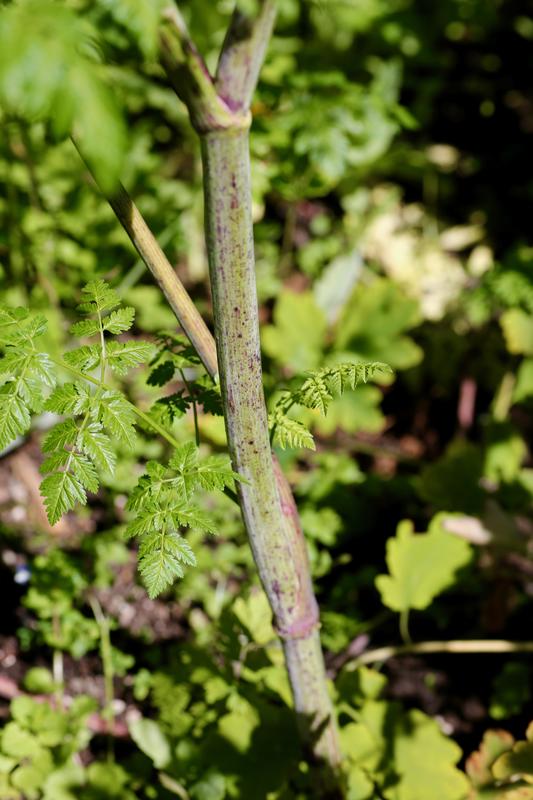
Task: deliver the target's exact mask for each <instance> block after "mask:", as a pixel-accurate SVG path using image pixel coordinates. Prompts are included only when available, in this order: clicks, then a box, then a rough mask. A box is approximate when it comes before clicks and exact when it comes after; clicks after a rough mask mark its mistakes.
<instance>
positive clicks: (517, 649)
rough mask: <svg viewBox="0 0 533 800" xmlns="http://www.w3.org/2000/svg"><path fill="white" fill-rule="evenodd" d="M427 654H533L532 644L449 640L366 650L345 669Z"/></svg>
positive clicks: (503, 641) (504, 641) (490, 640)
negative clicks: (406, 656) (405, 656)
mask: <svg viewBox="0 0 533 800" xmlns="http://www.w3.org/2000/svg"><path fill="white" fill-rule="evenodd" d="M428 653H447V654H448V653H449V654H452V653H454V654H455V653H462V654H466V653H470V654H477V653H495V654H498V653H533V642H512V641H509V640H507V639H465V640H463V639H450V640H448V641H446V642H416V643H413V644H400V645H395V646H391V647H378V648H377V649H375V650H368V651H367V652H366V653H362V655H360V656H359V657H358V658H356V659H354V660H353V661H350V662H349V663H348V664H347V665H346V666H345V669H347V670H348V671H352V670H354V669H357V667H361V666H363V665H364V664H376V663H378V662H380V661H388V659H389V658H395V657H396V656H404V655H423V654H428Z"/></svg>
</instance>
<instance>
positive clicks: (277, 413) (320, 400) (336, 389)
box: [269, 361, 391, 450]
mask: <svg viewBox="0 0 533 800" xmlns="http://www.w3.org/2000/svg"><path fill="white" fill-rule="evenodd" d="M376 372H391V368H390V367H389V366H388V365H387V364H383V363H382V362H380V361H374V362H371V363H369V364H363V363H343V364H335V365H333V366H329V367H323V368H322V369H318V370H314V371H313V372H309V373H308V374H307V377H306V379H305V380H304V382H303V383H302V385H301V386H300V387H299V388H298V389H295V390H292V391H290V390H286V392H285V394H284V395H283V396H282V397H281V398H280V399H279V400H278V402H277V403H276V406H275V408H274V411H273V412H272V414H271V415H270V420H269V422H270V429H271V439H272V440H273V441H274V442H275V443H276V444H278V445H279V446H280V447H283V448H286V447H308V448H310V449H311V450H314V449H315V443H314V440H313V436H312V434H311V433H310V432H309V431H308V430H307V428H306V427H305V426H304V425H303V424H302V423H301V422H299V421H298V420H295V419H293V418H292V417H290V416H289V412H290V410H291V409H292V408H293V406H296V405H298V406H303V407H304V408H310V409H314V410H317V411H320V412H321V413H322V414H323V415H324V416H325V415H326V414H327V412H328V408H329V404H330V403H331V401H332V400H333V399H334V398H335V397H340V396H341V395H342V394H344V392H345V391H347V390H348V389H352V390H353V389H355V388H356V387H357V386H358V384H359V383H361V382H363V383H366V382H367V381H368V380H369V378H371V377H373V376H374V375H375V373H376Z"/></svg>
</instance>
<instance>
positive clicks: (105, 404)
mask: <svg viewBox="0 0 533 800" xmlns="http://www.w3.org/2000/svg"><path fill="white" fill-rule="evenodd" d="M97 413H98V418H99V419H101V421H102V423H103V425H104V427H105V428H107V429H108V430H109V432H110V433H111V435H112V436H114V437H115V438H116V439H118V440H119V441H120V442H122V443H123V444H125V445H126V446H127V447H133V445H134V443H135V426H134V421H135V410H134V408H133V406H132V405H131V403H130V402H129V401H128V400H126V398H125V397H124V395H123V394H121V393H120V392H117V391H115V390H114V389H108V390H106V391H105V392H103V393H102V395H101V397H100V402H99V407H98V412H97Z"/></svg>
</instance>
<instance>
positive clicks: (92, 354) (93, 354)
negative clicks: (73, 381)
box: [64, 344, 101, 372]
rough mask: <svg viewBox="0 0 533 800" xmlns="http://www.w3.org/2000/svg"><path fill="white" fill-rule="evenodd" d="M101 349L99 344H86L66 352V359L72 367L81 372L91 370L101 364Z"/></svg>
mask: <svg viewBox="0 0 533 800" xmlns="http://www.w3.org/2000/svg"><path fill="white" fill-rule="evenodd" d="M100 358H101V349H100V347H99V345H96V344H92V345H84V346H83V347H77V348H76V349H75V350H69V352H68V353H65V355H64V359H65V361H66V362H67V364H69V365H70V366H71V367H74V369H77V370H80V371H81V372H90V371H91V370H93V369H95V367H97V366H99V364H100Z"/></svg>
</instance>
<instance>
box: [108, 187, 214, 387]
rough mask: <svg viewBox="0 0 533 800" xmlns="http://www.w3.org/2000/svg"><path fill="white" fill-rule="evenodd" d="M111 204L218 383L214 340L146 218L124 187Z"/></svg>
mask: <svg viewBox="0 0 533 800" xmlns="http://www.w3.org/2000/svg"><path fill="white" fill-rule="evenodd" d="M108 200H109V203H110V205H111V208H112V209H113V211H114V212H115V214H116V215H117V217H118V219H119V220H120V222H121V224H122V226H123V228H124V230H125V231H126V233H127V234H128V236H129V237H130V239H131V241H132V243H133V245H134V246H135V249H136V250H137V252H138V253H139V255H140V257H141V258H142V260H143V261H144V263H145V264H146V266H147V267H148V269H149V270H150V272H151V273H152V275H153V276H154V278H155V279H156V281H157V283H158V284H159V286H160V287H161V289H162V291H163V294H164V295H165V297H166V299H167V301H168V303H169V305H170V307H171V308H172V310H173V312H174V314H175V315H176V317H177V318H178V320H179V322H180V324H181V327H182V328H183V330H184V331H185V334H186V335H187V337H188V338H189V340H190V342H191V344H192V346H193V347H194V349H195V350H196V352H197V353H198V355H199V356H200V359H201V360H202V363H203V365H204V367H205V368H206V370H207V372H208V373H209V375H211V377H212V378H214V379H215V380H216V379H217V375H218V365H217V352H216V346H215V340H214V339H213V337H212V335H211V333H210V331H209V328H208V327H207V325H206V324H205V322H204V320H203V319H202V317H201V315H200V314H199V312H198V309H197V308H196V306H195V305H194V303H193V301H192V300H191V298H190V296H189V294H188V293H187V290H186V289H185V287H184V286H183V284H182V282H181V281H180V279H179V278H178V276H177V275H176V273H175V271H174V270H173V268H172V266H171V264H170V262H169V261H168V259H167V257H166V256H165V254H164V253H163V251H162V250H161V248H160V246H159V244H158V242H157V240H156V238H155V236H154V235H153V233H152V231H151V230H150V228H149V227H148V225H147V224H146V221H145V219H144V217H143V216H142V214H141V213H140V211H139V209H138V208H137V206H136V205H135V203H134V202H133V200H132V199H131V198H130V196H129V195H128V193H127V192H126V190H125V189H124V187H123V186H120V188H119V190H118V192H117V193H116V194H115V195H114V196H113V197H110V198H108Z"/></svg>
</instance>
